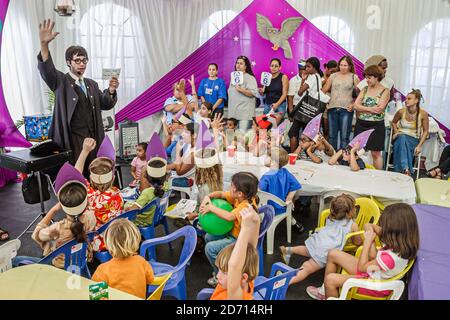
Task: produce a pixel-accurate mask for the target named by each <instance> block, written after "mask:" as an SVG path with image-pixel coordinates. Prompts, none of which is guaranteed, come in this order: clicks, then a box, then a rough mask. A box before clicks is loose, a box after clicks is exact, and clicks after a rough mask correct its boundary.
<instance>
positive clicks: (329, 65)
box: [323, 60, 340, 69]
mask: <svg viewBox="0 0 450 320" xmlns="http://www.w3.org/2000/svg"><path fill="white" fill-rule="evenodd" d="M339 63H340V61H339ZM323 66H324V67H325V68H327V69H332V68H336V67H339V64H338V63H337V62H336V60H330V61H328V62H327V63H325V64H324V65H323Z"/></svg>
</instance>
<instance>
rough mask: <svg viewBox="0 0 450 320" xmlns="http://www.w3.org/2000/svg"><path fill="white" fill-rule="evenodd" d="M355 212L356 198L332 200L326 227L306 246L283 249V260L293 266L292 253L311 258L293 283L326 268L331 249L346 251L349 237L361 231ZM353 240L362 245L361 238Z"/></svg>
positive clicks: (345, 196) (344, 196) (315, 233)
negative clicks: (356, 221)
mask: <svg viewBox="0 0 450 320" xmlns="http://www.w3.org/2000/svg"><path fill="white" fill-rule="evenodd" d="M355 211H356V209H355V199H353V197H351V196H349V195H346V194H342V195H340V196H337V197H335V198H334V199H333V200H332V201H331V206H330V215H329V217H328V219H327V221H326V224H325V227H323V228H322V229H320V230H319V231H316V232H314V233H313V234H312V235H311V236H310V237H309V238H308V239H306V241H305V245H304V246H298V247H284V246H282V247H280V251H281V257H282V258H283V260H284V262H285V263H286V264H289V261H290V259H291V255H292V254H298V255H301V256H304V257H309V258H310V259H309V260H308V261H306V262H305V263H304V264H303V265H302V266H301V267H300V269H299V271H298V272H297V274H296V276H295V277H293V278H292V279H291V282H290V284H294V283H298V282H300V281H303V280H305V279H306V278H307V277H308V276H309V275H311V274H313V273H315V272H316V271H319V270H320V269H322V268H324V267H325V265H326V263H327V256H328V253H329V251H330V250H332V249H340V250H342V249H343V248H344V246H345V237H346V235H347V234H348V233H350V232H356V231H359V228H358V225H357V224H356V223H355V222H354V221H353V218H354V217H355ZM352 241H353V242H354V243H355V244H357V245H359V244H361V239H360V237H359V236H355V237H353V239H352Z"/></svg>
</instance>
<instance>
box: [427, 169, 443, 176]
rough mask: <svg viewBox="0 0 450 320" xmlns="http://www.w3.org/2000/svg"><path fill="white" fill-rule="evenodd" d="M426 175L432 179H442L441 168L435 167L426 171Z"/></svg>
mask: <svg viewBox="0 0 450 320" xmlns="http://www.w3.org/2000/svg"><path fill="white" fill-rule="evenodd" d="M427 176H428V177H430V178H434V179H442V171H441V168H439V167H436V168H434V169H431V170H430V171H428V172H427Z"/></svg>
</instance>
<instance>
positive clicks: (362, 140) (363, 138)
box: [348, 129, 375, 149]
mask: <svg viewBox="0 0 450 320" xmlns="http://www.w3.org/2000/svg"><path fill="white" fill-rule="evenodd" d="M374 131H375V130H374V129H370V130H366V131H364V132H361V133H360V134H358V135H357V136H356V137H354V138H353V140H352V141H351V142H350V143H349V144H348V145H349V146H350V147H352V148H353V147H354V146H355V144H356V143H359V149H364V148H365V147H366V145H367V141H369V138H370V136H371V135H372V132H374Z"/></svg>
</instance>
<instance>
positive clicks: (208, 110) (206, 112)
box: [195, 102, 213, 128]
mask: <svg viewBox="0 0 450 320" xmlns="http://www.w3.org/2000/svg"><path fill="white" fill-rule="evenodd" d="M212 113H213V105H212V104H211V103H209V102H202V105H201V106H200V109H199V110H198V112H197V113H196V114H195V122H197V123H198V125H200V124H201V121H204V122H205V123H206V125H207V126H208V128H209V127H210V126H211V116H212Z"/></svg>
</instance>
